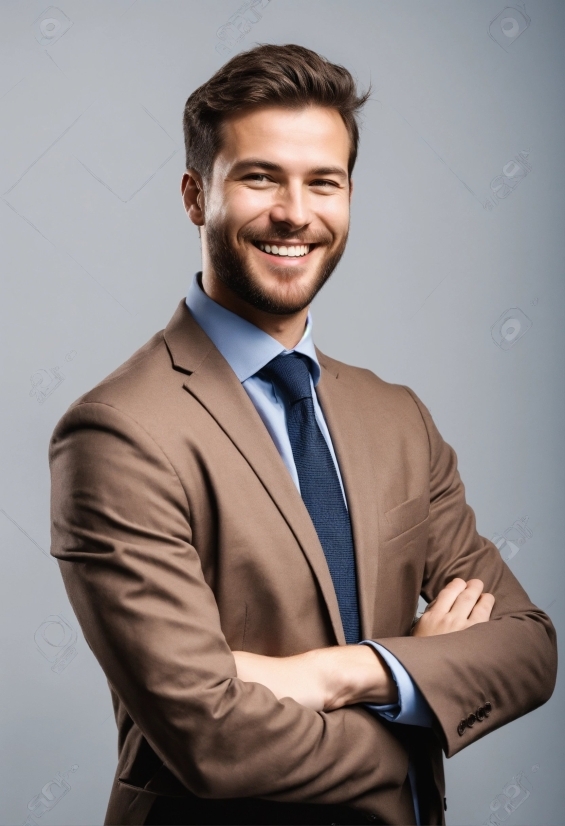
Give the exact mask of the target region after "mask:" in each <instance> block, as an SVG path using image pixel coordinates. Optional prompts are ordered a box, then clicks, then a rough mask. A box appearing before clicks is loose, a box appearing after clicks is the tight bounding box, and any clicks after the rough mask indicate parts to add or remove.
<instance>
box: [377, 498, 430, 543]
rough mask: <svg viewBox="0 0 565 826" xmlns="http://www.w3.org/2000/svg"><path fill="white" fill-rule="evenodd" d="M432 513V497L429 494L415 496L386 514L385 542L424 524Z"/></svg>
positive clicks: (384, 522)
mask: <svg viewBox="0 0 565 826" xmlns="http://www.w3.org/2000/svg"><path fill="white" fill-rule="evenodd" d="M429 513H430V497H429V494H428V493H427V492H425V493H421V494H420V495H419V496H414V497H413V498H412V499H407V500H406V501H405V502H401V503H400V505H396V506H395V507H394V508H391V509H390V510H388V511H386V512H385V518H384V520H383V540H384V541H385V542H387V541H388V540H389V539H394V538H395V537H397V536H400V535H401V534H403V533H406V531H409V530H410V529H411V528H415V527H416V525H419V524H420V522H424V521H425V520H426V519H427V517H428V516H429Z"/></svg>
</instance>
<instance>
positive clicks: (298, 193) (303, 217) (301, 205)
mask: <svg viewBox="0 0 565 826" xmlns="http://www.w3.org/2000/svg"><path fill="white" fill-rule="evenodd" d="M270 218H271V221H272V222H273V224H286V225H287V226H288V227H289V228H291V229H293V230H294V229H300V228H301V227H304V226H306V225H307V224H309V223H310V221H311V220H312V215H311V210H310V207H309V205H308V193H307V192H304V188H303V186H302V184H301V182H299V181H296V182H291V183H289V184H288V186H285V187H279V188H278V189H277V196H276V199H275V202H274V203H273V205H272V207H271V210H270Z"/></svg>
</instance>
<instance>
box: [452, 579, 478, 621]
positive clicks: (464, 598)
mask: <svg viewBox="0 0 565 826" xmlns="http://www.w3.org/2000/svg"><path fill="white" fill-rule="evenodd" d="M483 588H484V582H483V581H482V580H481V579H470V580H469V581H468V582H467V587H466V588H464V589H463V590H462V591H461V592H460V593H459V594H458V596H457V598H456V599H455V601H454V603H453V606H452V608H451V613H453V614H454V615H455V616H456V617H457V618H458V619H467V618H468V617H469V614H470V613H471V611H472V610H473V608H474V607H475V604H476V602H477V600H478V599H479V597H480V595H481V592H482V590H483Z"/></svg>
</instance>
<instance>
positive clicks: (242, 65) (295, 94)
mask: <svg viewBox="0 0 565 826" xmlns="http://www.w3.org/2000/svg"><path fill="white" fill-rule="evenodd" d="M370 93H371V86H370V85H369V89H368V90H367V91H366V92H365V93H364V94H363V95H360V96H359V95H357V90H356V88H355V81H354V80H353V77H352V76H351V74H350V72H348V70H347V69H345V68H344V67H343V66H339V65H337V64H335V63H330V62H329V60H327V59H326V58H325V57H322V56H321V55H319V54H317V53H316V52H313V51H312V50H311V49H306V48H305V47H304V46H296V45H295V44H293V43H289V44H287V45H285V46H275V45H273V44H270V43H265V44H261V45H259V46H255V47H254V48H252V49H250V50H249V51H246V52H241V53H240V54H237V55H235V56H234V57H232V58H231V60H229V61H228V62H227V63H225V64H224V65H223V66H222V67H221V69H219V70H218V71H217V72H216V74H215V75H213V76H212V77H211V78H210V79H209V80H208V81H206V83H204V84H202V86H200V87H199V88H198V89H196V91H194V92H193V93H192V94H191V95H190V97H189V98H188V100H187V101H186V105H185V107H184V113H183V130H184V142H185V149H186V168H187V169H195V170H196V171H197V172H199V173H200V175H201V176H202V178H203V180H204V182H205V183H208V182H209V181H210V178H211V176H212V167H213V165H214V160H215V158H216V155H217V154H218V152H220V150H221V141H222V135H221V126H222V119H223V118H224V117H226V116H228V115H229V114H230V113H232V112H235V111H237V110H239V109H243V108H248V107H250V106H267V105H279V106H287V107H291V108H297V109H298V108H302V107H304V106H308V105H312V104H313V105H318V106H327V107H328V108H333V109H337V111H338V112H339V114H340V115H341V117H342V118H343V121H344V123H345V126H346V128H347V132H348V134H349V138H350V143H351V149H350V152H349V161H348V173H349V176H350V177H351V173H352V171H353V167H354V166H355V161H356V159H357V146H358V143H359V127H358V124H357V120H356V113H357V112H358V110H359V109H360V108H361V107H362V106H363V104H364V103H365V101H366V100H367V99H368V98H369V95H370Z"/></svg>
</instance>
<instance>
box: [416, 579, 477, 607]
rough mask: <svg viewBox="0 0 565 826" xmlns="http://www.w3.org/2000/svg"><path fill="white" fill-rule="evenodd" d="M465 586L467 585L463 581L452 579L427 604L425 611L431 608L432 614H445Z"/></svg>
mask: <svg viewBox="0 0 565 826" xmlns="http://www.w3.org/2000/svg"><path fill="white" fill-rule="evenodd" d="M466 585H467V583H466V582H465V580H464V579H461V577H455V579H452V580H451V582H449V583H448V584H447V585H446V586H445V588H442V589H441V591H440V592H439V594H438V595H437V596H436V598H435V599H434V600H432V601H431V602H430V603H429V605H428V608H426V611H427V610H428V609H431V608H432V606H433V610H434V613H438V614H447V612H448V611H449V610H451V607H452V605H453V603H454V602H455V600H456V599H457V597H458V596H459V594H460V593H461V592H462V591H464V590H465V587H466Z"/></svg>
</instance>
